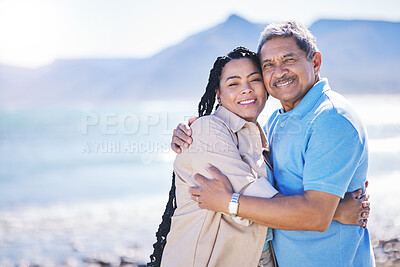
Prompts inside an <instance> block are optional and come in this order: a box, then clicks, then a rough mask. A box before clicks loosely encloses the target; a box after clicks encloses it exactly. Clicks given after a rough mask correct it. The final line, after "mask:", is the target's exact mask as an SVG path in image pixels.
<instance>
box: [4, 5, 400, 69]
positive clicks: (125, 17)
mask: <svg viewBox="0 0 400 267" xmlns="http://www.w3.org/2000/svg"><path fill="white" fill-rule="evenodd" d="M399 10H400V1H399V0H381V1H377V0H351V1H349V0H336V1H322V0H321V1H315V0H302V1H289V0H280V1H265V0H264V1H255V0H246V1H232V0H203V1H187V0H186V1H185V0H168V1H165V0H147V1H143V0H140V1H139V0H0V64H7V65H15V66H23V67H37V66H41V65H46V64H49V63H51V62H52V61H53V60H55V59H58V58H82V57H84V58H87V57H148V56H151V55H153V54H155V53H157V52H158V51H160V50H162V49H163V48H165V47H167V46H170V45H173V44H176V43H179V42H180V41H182V40H183V39H184V38H186V37H187V36H189V35H191V34H194V33H196V32H199V31H202V30H205V29H207V28H209V27H212V26H214V25H215V24H217V23H221V22H223V21H224V20H225V19H226V18H227V17H228V16H229V15H230V14H232V13H235V14H238V15H240V16H242V17H244V18H246V19H247V20H249V21H252V22H258V23H268V22H273V21H279V20H286V19H296V20H299V21H301V22H303V23H304V24H306V25H311V24H312V23H313V22H314V21H316V20H318V19H320V18H337V19H370V20H386V21H400V12H399Z"/></svg>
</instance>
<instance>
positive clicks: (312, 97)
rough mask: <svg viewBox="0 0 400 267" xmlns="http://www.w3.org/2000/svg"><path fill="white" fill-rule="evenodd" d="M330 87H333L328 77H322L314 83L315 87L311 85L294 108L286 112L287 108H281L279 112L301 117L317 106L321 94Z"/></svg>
mask: <svg viewBox="0 0 400 267" xmlns="http://www.w3.org/2000/svg"><path fill="white" fill-rule="evenodd" d="M330 89H331V88H330V86H329V84H328V79H327V78H322V79H321V80H320V81H318V82H317V83H316V84H314V86H313V87H311V89H310V90H309V91H308V93H307V94H306V95H305V96H304V97H303V99H302V100H300V102H299V103H298V104H297V106H296V107H295V108H294V109H292V110H290V111H288V112H285V110H284V109H283V108H281V109H280V110H279V113H280V114H282V115H286V116H290V117H294V118H298V119H301V118H303V117H304V116H305V115H306V114H307V113H308V112H309V111H310V110H311V109H312V108H313V107H314V106H315V104H316V103H317V101H318V99H319V98H320V97H321V95H322V94H323V93H324V92H326V91H328V90H330Z"/></svg>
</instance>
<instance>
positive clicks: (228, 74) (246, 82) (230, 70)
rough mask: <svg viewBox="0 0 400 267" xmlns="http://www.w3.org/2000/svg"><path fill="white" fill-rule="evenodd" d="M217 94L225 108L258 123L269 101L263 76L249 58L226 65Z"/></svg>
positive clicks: (232, 61)
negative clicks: (266, 102)
mask: <svg viewBox="0 0 400 267" xmlns="http://www.w3.org/2000/svg"><path fill="white" fill-rule="evenodd" d="M216 93H217V98H218V99H220V100H221V102H220V104H221V105H222V106H223V107H225V108H226V109H228V110H230V111H231V112H233V113H235V114H236V115H238V116H240V117H242V118H243V119H245V120H247V121H251V122H256V120H257V118H258V115H260V113H261V111H262V110H263V109H264V106H265V101H266V100H267V93H266V90H265V86H264V82H263V80H262V75H261V73H260V71H259V70H258V68H257V67H256V65H255V64H254V63H253V61H251V60H250V59H248V58H240V59H233V60H231V61H229V62H228V63H227V64H226V65H225V67H224V69H223V70H222V75H221V80H220V90H216Z"/></svg>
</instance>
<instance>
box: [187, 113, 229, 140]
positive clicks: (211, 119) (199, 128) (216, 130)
mask: <svg viewBox="0 0 400 267" xmlns="http://www.w3.org/2000/svg"><path fill="white" fill-rule="evenodd" d="M190 128H191V129H192V131H193V133H192V136H197V135H204V133H208V134H222V133H225V134H226V133H229V132H230V129H229V127H228V126H227V124H226V123H225V122H224V121H223V120H222V119H221V118H219V117H217V116H215V115H214V114H211V115H206V116H202V117H200V118H198V119H197V120H195V121H194V122H193V124H192V125H191V126H190Z"/></svg>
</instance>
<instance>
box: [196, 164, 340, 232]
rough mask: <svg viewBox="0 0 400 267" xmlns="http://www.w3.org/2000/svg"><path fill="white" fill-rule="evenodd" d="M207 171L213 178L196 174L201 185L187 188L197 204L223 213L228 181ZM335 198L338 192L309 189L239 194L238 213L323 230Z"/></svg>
mask: <svg viewBox="0 0 400 267" xmlns="http://www.w3.org/2000/svg"><path fill="white" fill-rule="evenodd" d="M209 172H210V173H211V175H212V176H213V177H214V179H211V180H210V179H207V178H205V177H204V176H202V175H196V176H195V179H196V181H197V182H198V183H200V185H201V186H202V187H201V188H199V187H197V188H191V189H190V192H191V194H192V195H193V199H197V196H198V197H199V207H200V208H204V209H210V210H213V211H220V212H225V213H226V212H228V203H229V200H230V198H231V195H232V189H231V186H230V184H229V181H228V180H227V179H226V177H225V175H223V174H222V173H221V172H220V171H219V170H218V169H217V168H215V167H214V166H211V167H210V168H209ZM213 183H215V184H214V185H213ZM339 200H340V198H339V197H338V196H335V195H332V194H328V193H324V192H319V191H313V190H310V191H307V192H305V193H304V195H296V196H280V197H275V198H271V199H264V198H257V197H248V196H240V198H239V210H238V216H240V217H243V218H246V219H249V220H251V221H253V222H256V223H259V224H262V225H265V226H268V227H272V228H276V229H283V230H299V231H307V230H309V231H325V230H326V229H327V228H328V227H329V225H330V224H331V221H332V218H333V215H334V213H335V210H336V207H337V205H338V203H339ZM260 211H265V212H260Z"/></svg>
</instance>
